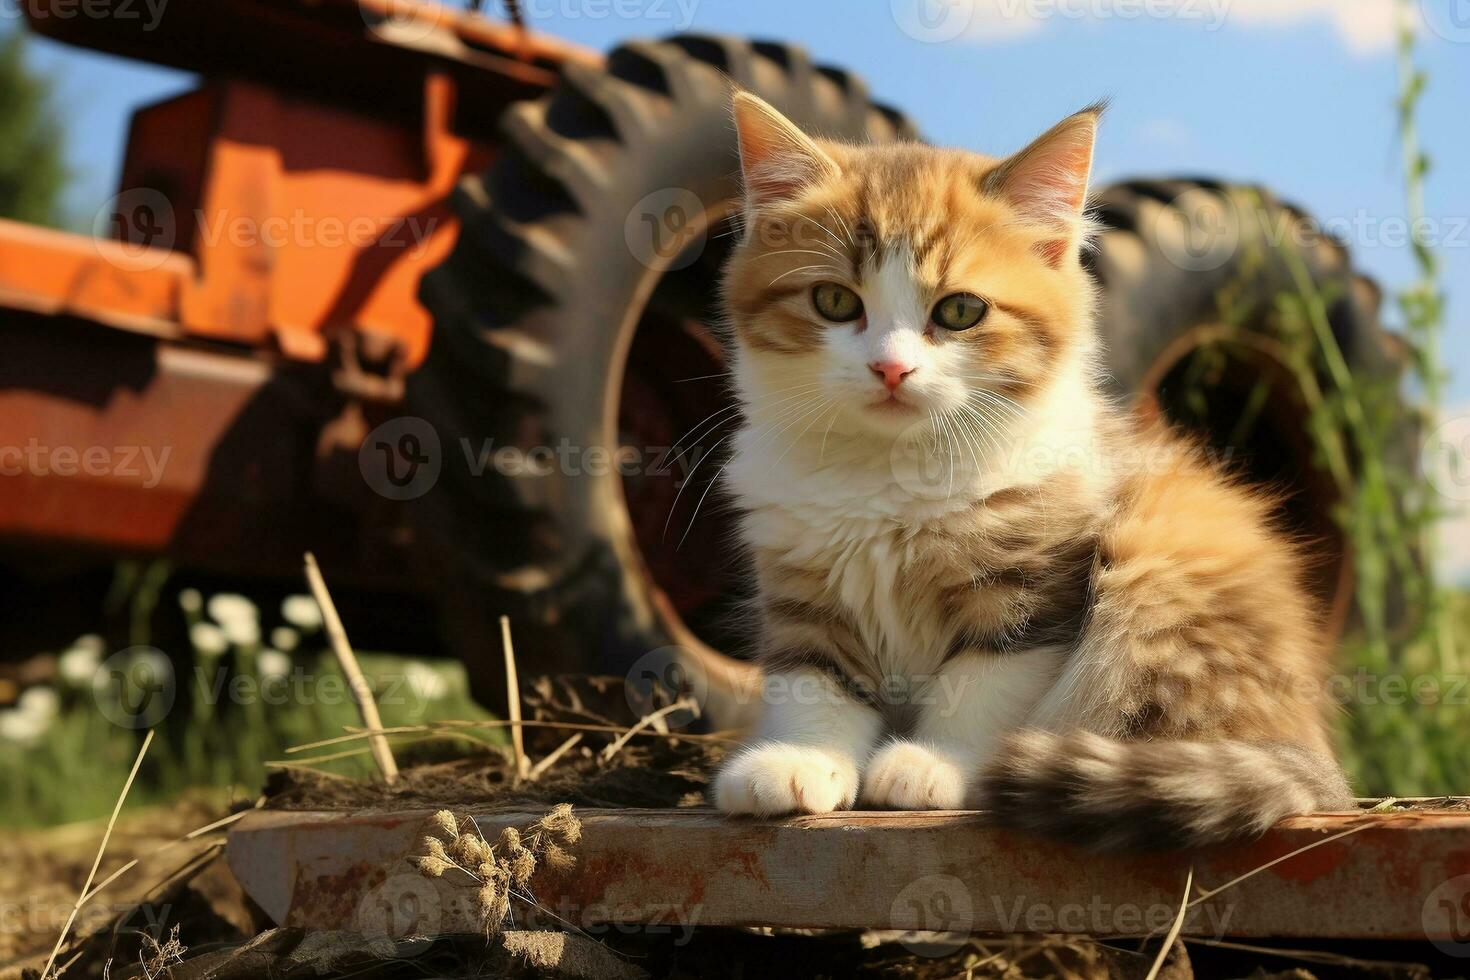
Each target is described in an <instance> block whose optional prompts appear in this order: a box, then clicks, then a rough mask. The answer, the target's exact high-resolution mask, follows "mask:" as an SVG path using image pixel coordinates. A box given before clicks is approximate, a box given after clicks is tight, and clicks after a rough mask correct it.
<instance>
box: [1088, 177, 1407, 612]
mask: <svg viewBox="0 0 1470 980" xmlns="http://www.w3.org/2000/svg"><path fill="white" fill-rule="evenodd" d="M1093 200H1094V204H1095V207H1096V214H1097V218H1098V220H1099V221H1100V223H1101V224H1102V226H1103V229H1104V230H1103V231H1102V233H1101V234H1100V235H1099V237H1098V240H1097V248H1096V249H1095V251H1093V252H1092V253H1091V255H1090V256H1089V261H1090V262H1091V265H1092V271H1093V274H1094V276H1095V277H1096V278H1097V280H1098V283H1099V285H1100V287H1101V308H1100V311H1099V314H1100V315H1099V328H1100V330H1101V333H1102V337H1103V341H1104V343H1105V344H1106V345H1107V364H1108V368H1109V371H1108V374H1109V377H1110V379H1111V382H1112V384H1113V386H1114V389H1115V393H1116V394H1117V395H1118V396H1119V397H1121V398H1124V399H1126V400H1129V401H1131V402H1133V403H1134V404H1135V405H1136V406H1138V407H1139V409H1140V410H1141V411H1142V412H1143V413H1144V414H1155V413H1157V414H1162V415H1163V416H1164V417H1165V418H1167V419H1168V420H1169V421H1170V422H1171V423H1173V424H1175V425H1177V426H1181V427H1183V428H1186V429H1190V430H1193V431H1195V432H1197V433H1198V434H1199V435H1200V436H1201V437H1202V438H1203V439H1204V440H1205V441H1206V442H1207V443H1208V444H1209V446H1210V447H1211V448H1212V449H1213V450H1214V451H1215V452H1217V453H1218V454H1220V456H1221V458H1222V459H1223V461H1224V463H1225V465H1226V466H1227V467H1228V468H1229V469H1231V470H1232V471H1234V472H1236V473H1239V474H1242V475H1244V476H1246V477H1247V478H1249V479H1250V480H1251V481H1252V482H1254V483H1256V484H1258V485H1262V486H1269V487H1272V488H1274V489H1276V490H1278V491H1283V514H1282V515H1281V516H1282V519H1283V520H1284V521H1285V523H1286V524H1287V525H1288V526H1289V527H1290V528H1291V529H1292V530H1293V531H1295V532H1296V533H1297V534H1298V535H1299V536H1300V537H1301V538H1302V539H1303V540H1305V541H1309V542H1311V543H1312V549H1313V554H1314V557H1315V558H1317V559H1318V560H1317V561H1315V562H1314V563H1313V566H1312V568H1311V574H1312V576H1313V577H1314V583H1313V584H1314V588H1315V591H1316V593H1317V595H1318V597H1319V599H1320V602H1321V608H1322V615H1323V621H1324V626H1325V628H1326V632H1327V635H1328V636H1329V637H1335V636H1336V635H1337V634H1338V633H1339V632H1341V631H1342V629H1343V628H1344V626H1345V624H1346V623H1347V622H1348V621H1349V620H1350V618H1351V606H1352V598H1353V569H1352V561H1351V552H1350V550H1349V548H1348V547H1347V543H1346V540H1345V537H1344V534H1343V531H1342V529H1341V528H1340V527H1339V526H1338V524H1337V523H1336V520H1335V517H1334V512H1335V510H1336V506H1337V504H1338V503H1340V502H1341V497H1342V494H1341V490H1340V488H1339V486H1338V485H1337V484H1336V482H1335V481H1334V479H1333V478H1332V477H1331V476H1330V475H1329V474H1328V473H1327V472H1326V471H1325V470H1324V469H1322V468H1321V467H1320V464H1319V463H1318V462H1317V460H1318V459H1319V458H1320V454H1319V453H1318V451H1317V447H1314V446H1313V445H1312V444H1311V441H1310V437H1309V425H1308V419H1307V415H1308V411H1309V409H1308V406H1307V405H1306V403H1305V401H1304V399H1303V398H1302V396H1301V385H1300V381H1299V379H1297V378H1294V377H1293V376H1292V375H1291V373H1290V369H1289V367H1288V365H1289V363H1290V361H1291V357H1290V355H1289V354H1288V353H1287V344H1285V343H1283V340H1282V338H1283V332H1282V326H1283V324H1282V320H1281V316H1282V314H1281V310H1280V308H1279V301H1280V300H1281V298H1282V297H1301V296H1303V295H1304V294H1308V295H1312V296H1314V297H1315V298H1317V299H1320V301H1321V303H1322V306H1323V308H1324V309H1325V314H1326V320H1327V322H1328V324H1329V326H1330V328H1331V333H1332V337H1333V340H1334V342H1335V343H1336V345H1337V347H1338V348H1339V350H1340V351H1341V353H1342V357H1343V360H1344V361H1345V362H1346V364H1347V366H1348V367H1349V368H1350V369H1351V371H1352V373H1353V375H1354V377H1355V378H1357V379H1358V380H1360V381H1368V382H1377V383H1381V384H1382V385H1383V386H1385V389H1386V390H1387V391H1389V392H1391V393H1392V394H1391V395H1390V396H1389V397H1394V398H1397V397H1398V383H1399V380H1400V378H1401V376H1402V373H1403V370H1404V368H1405V367H1406V365H1407V350H1406V347H1405V345H1404V344H1403V342H1402V341H1401V340H1400V339H1399V338H1397V337H1396V336H1394V335H1393V334H1391V333H1389V332H1388V331H1386V330H1385V329H1384V328H1383V326H1382V323H1381V320H1380V316H1379V309H1380V306H1381V302H1382V296H1381V293H1380V291H1379V289H1378V287H1377V285H1376V284H1375V283H1374V282H1373V281H1372V280H1370V279H1368V278H1367V277H1365V276H1363V275H1361V274H1359V273H1358V272H1357V271H1356V270H1355V269H1354V267H1353V264H1352V261H1351V256H1350V255H1349V254H1348V251H1347V248H1346V247H1345V246H1344V245H1343V244H1342V243H1341V242H1340V241H1338V240H1337V239H1335V238H1334V237H1332V236H1331V235H1329V234H1326V233H1325V232H1324V230H1323V229H1322V227H1321V226H1320V225H1319V224H1318V223H1317V222H1315V221H1314V220H1313V219H1312V218H1311V217H1310V216H1308V215H1307V214H1305V213H1304V212H1302V211H1301V210H1300V209H1298V208H1296V207H1293V206H1292V205H1289V204H1285V203H1283V202H1281V201H1279V200H1278V199H1277V198H1276V197H1275V196H1274V195H1272V194H1271V193H1270V192H1269V191H1267V190H1264V189H1261V188H1258V187H1247V186H1241V185H1233V184H1224V183H1220V182H1217V181H1211V180H1203V179H1163V180H1134V181H1127V182H1123V183H1119V184H1115V185H1112V186H1110V187H1107V188H1104V189H1102V190H1101V191H1099V192H1098V193H1097V194H1095V195H1094V198H1093ZM1299 329H1305V328H1299ZM1304 339H1305V338H1304ZM1317 381H1318V383H1319V384H1320V386H1321V388H1322V390H1323V391H1331V390H1332V382H1331V380H1330V379H1328V378H1327V377H1319V378H1317ZM1401 414H1402V417H1403V419H1404V424H1405V425H1406V426H1407V425H1409V424H1410V421H1409V420H1410V414H1411V413H1409V412H1403V413H1401ZM1396 442H1397V443H1398V445H1396V446H1395V447H1393V451H1399V450H1400V449H1401V450H1403V452H1404V453H1405V454H1406V455H1405V456H1404V458H1403V460H1401V462H1402V463H1403V464H1404V465H1405V466H1413V465H1414V460H1413V458H1412V456H1411V455H1408V454H1412V453H1413V451H1414V446H1415V444H1416V443H1415V440H1414V439H1413V437H1412V433H1407V434H1406V435H1405V437H1404V438H1403V439H1400V440H1396Z"/></svg>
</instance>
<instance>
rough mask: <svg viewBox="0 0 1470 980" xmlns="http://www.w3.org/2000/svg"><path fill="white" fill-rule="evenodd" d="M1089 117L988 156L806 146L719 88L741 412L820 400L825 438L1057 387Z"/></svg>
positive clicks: (1074, 303)
mask: <svg viewBox="0 0 1470 980" xmlns="http://www.w3.org/2000/svg"><path fill="white" fill-rule="evenodd" d="M1098 116H1099V110H1098V109H1097V108H1091V109H1086V110H1083V111H1082V112H1079V113H1077V114H1076V115H1074V116H1071V117H1069V118H1067V119H1064V120H1063V121H1062V122H1060V123H1058V124H1057V125H1056V126H1054V127H1053V128H1052V129H1051V130H1049V131H1048V132H1047V133H1045V134H1044V135H1042V136H1041V137H1040V138H1039V139H1037V140H1036V141H1035V142H1034V143H1032V144H1031V145H1030V146H1028V147H1026V148H1025V149H1024V150H1022V151H1020V152H1019V153H1017V154H1015V155H1014V156H1011V157H1009V158H1006V159H993V158H990V157H986V156H981V155H979V154H974V153H967V152H963V151H958V150H944V149H936V148H933V147H928V146H921V145H918V144H913V143H907V144H893V145H885V146H850V145H843V144H836V143H828V142H819V141H816V140H813V139H810V138H809V137H807V136H806V135H805V134H803V133H802V132H801V131H800V130H799V129H797V127H796V126H795V125H793V124H792V123H791V122H790V121H789V120H787V119H786V118H785V117H783V116H782V115H781V114H780V113H779V112H777V111H776V110H775V109H774V108H772V107H771V106H769V105H767V104H766V103H765V102H762V101H761V100H760V99H758V98H756V97H754V96H752V95H749V94H747V93H744V92H739V93H736V95H735V122H736V127H737V130H738V132H739V139H740V160H741V170H742V173H743V177H744V185H745V202H744V204H745V234H744V237H743V239H742V241H741V243H740V244H739V245H738V246H737V248H736V250H735V252H734V254H733V255H732V257H731V259H730V263H729V265H728V267H727V270H726V279H725V294H724V296H725V302H726V307H727V312H728V313H729V315H730V319H731V321H732V323H733V325H734V330H735V338H736V378H737V381H738V384H739V387H740V389H741V395H742V397H743V398H744V399H745V400H746V402H747V404H748V405H750V406H764V407H765V408H767V409H771V410H777V411H779V407H780V406H782V405H785V406H787V407H789V406H790V405H792V404H795V403H813V402H816V401H818V400H821V401H822V402H824V403H825V404H828V405H830V406H831V408H832V411H833V413H834V416H833V418H834V422H835V424H836V425H837V427H838V430H839V431H849V432H853V431H857V432H864V431H866V432H889V433H896V432H899V431H903V430H906V429H910V428H911V427H913V426H914V425H915V423H917V422H923V421H925V420H927V419H929V418H930V416H931V414H932V415H934V416H936V417H938V418H939V419H941V420H942V419H945V418H946V417H948V418H955V419H963V418H964V417H965V416H966V413H969V417H970V418H972V419H973V418H976V417H977V415H978V416H989V417H991V418H995V417H997V416H999V415H1003V413H1005V412H1006V411H1011V412H1017V411H1024V410H1025V406H1027V405H1028V404H1030V403H1034V402H1035V401H1037V400H1038V399H1041V398H1043V397H1045V394H1046V392H1047V391H1048V390H1049V389H1050V388H1051V387H1052V385H1053V382H1055V381H1056V379H1058V378H1061V377H1064V376H1065V377H1067V378H1070V379H1075V378H1076V377H1077V375H1076V372H1075V371H1071V372H1068V371H1067V370H1066V369H1067V368H1069V367H1070V368H1076V367H1078V366H1079V365H1081V364H1084V363H1085V362H1087V361H1088V360H1089V352H1090V349H1091V345H1092V326H1091V308H1092V283H1091V279H1090V278H1089V277H1088V275H1087V274H1086V272H1085V271H1084V270H1083V269H1082V268H1081V265H1080V261H1079V255H1080V251H1081V249H1082V247H1083V246H1084V244H1085V241H1084V239H1085V236H1086V221H1085V218H1084V211H1083V207H1084V201H1085V198H1086V196H1087V181H1088V174H1089V170H1090V168H1091V163H1092V147H1093V138H1094V135H1095V133H1096V130H1097V122H1098ZM1072 383H1075V380H1073V382H1072ZM1007 401H1009V402H1010V403H1011V404H1012V405H1015V406H1018V408H1010V409H1007V408H1006V404H1007ZM824 424H826V423H825V422H824Z"/></svg>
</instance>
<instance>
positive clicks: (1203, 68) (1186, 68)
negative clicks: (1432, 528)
mask: <svg viewBox="0 0 1470 980" xmlns="http://www.w3.org/2000/svg"><path fill="white" fill-rule="evenodd" d="M486 6H487V7H490V8H494V7H495V6H496V4H495V0H487V4H486ZM524 6H525V7H526V8H527V9H528V10H529V11H530V15H531V17H532V20H533V23H534V24H535V25H536V26H537V27H539V28H540V29H542V30H546V31H548V32H551V33H555V34H559V35H561V36H564V37H567V38H570V39H572V40H576V41H580V42H582V43H585V44H588V45H590V46H593V47H596V48H600V49H605V48H607V47H610V46H611V45H613V44H615V43H616V42H617V41H619V40H622V39H625V38H629V37H638V36H644V37H648V36H658V35H662V34H667V33H671V32H673V31H677V30H686V29H687V30H699V31H720V32H729V33H733V34H742V35H751V36H758V37H770V38H779V39H782V40H790V41H795V42H798V43H800V44H803V45H805V46H806V47H807V48H808V49H809V50H810V51H811V52H812V53H813V54H814V55H815V56H816V57H817V58H818V59H819V60H821V61H825V62H830V63H833V64H839V65H843V66H845V67H848V68H850V69H853V70H855V71H857V72H859V73H860V74H862V75H863V76H864V77H866V79H867V80H868V82H869V85H870V87H871V89H872V91H873V93H874V95H875V96H877V97H878V98H880V99H882V100H883V101H886V102H889V103H891V104H893V105H896V106H898V107H900V108H902V109H904V110H905V111H906V112H908V113H909V114H910V115H911V116H912V117H913V118H914V119H915V120H916V121H917V122H918V124H919V127H920V129H921V130H922V131H923V133H924V134H925V135H926V137H928V138H929V139H930V140H933V141H935V142H939V143H945V144H951V145H956V146H963V147H969V148H973V149H978V150H983V151H986V152H990V153H1002V152H1006V151H1009V150H1012V149H1015V148H1017V147H1019V146H1021V145H1023V144H1024V143H1025V142H1026V141H1027V140H1028V139H1029V138H1031V137H1032V136H1034V135H1035V134H1036V133H1037V132H1039V131H1040V130H1042V129H1043V128H1045V127H1046V126H1047V125H1049V124H1050V123H1051V122H1053V121H1055V120H1056V119H1058V118H1060V117H1061V116H1063V115H1065V114H1067V113H1068V112H1070V111H1072V110H1075V109H1077V108H1079V107H1081V106H1083V105H1086V104H1087V103H1090V102H1092V101H1094V100H1095V99H1097V98H1099V97H1100V96H1108V97H1110V98H1111V99H1112V109H1111V111H1110V113H1109V115H1108V118H1107V120H1106V121H1105V124H1104V127H1103V132H1102V136H1101V142H1100V144H1099V147H1098V153H1097V164H1096V166H1097V177H1098V179H1099V180H1101V181H1108V180H1113V179H1117V178H1121V177H1127V176H1149V175H1166V174H1207V175H1214V176H1219V177H1224V178H1228V179H1232V180H1239V181H1248V182H1260V183H1263V184H1266V185H1268V186H1270V187H1272V188H1274V189H1275V190H1276V191H1277V193H1278V194H1279V195H1280V196H1282V197H1283V198H1285V199H1287V200H1290V201H1293V202H1295V203H1297V204H1299V205H1301V206H1302V207H1304V208H1305V209H1306V210H1308V211H1309V212H1311V213H1313V214H1315V215H1316V216H1318V217H1319V218H1322V219H1328V220H1332V221H1334V222H1341V223H1345V224H1346V225H1347V226H1348V227H1349V228H1350V229H1351V228H1354V227H1356V228H1360V229H1362V230H1361V232H1359V233H1354V234H1353V235H1352V236H1351V237H1353V238H1354V239H1355V240H1353V241H1351V242H1350V244H1351V245H1352V246H1353V248H1354V250H1355V253H1356V255H1357V261H1358V264H1359V266H1360V267H1361V268H1363V269H1365V270H1367V271H1368V272H1369V273H1371V274H1372V275H1374V276H1376V277H1377V278H1378V279H1379V280H1380V282H1381V283H1382V284H1383V285H1384V286H1385V288H1386V289H1388V290H1389V291H1392V290H1394V289H1396V288H1398V287H1401V286H1403V285H1404V284H1405V283H1407V282H1408V281H1409V280H1410V277H1411V275H1412V271H1413V269H1412V263H1411V257H1410V255H1409V252H1408V249H1407V248H1405V247H1403V246H1401V245H1397V244H1390V243H1388V242H1387V241H1385V239H1387V238H1389V237H1391V235H1392V229H1393V226H1394V223H1395V222H1401V221H1402V220H1403V215H1404V204H1403V191H1402V184H1401V169H1400V166H1399V156H1398V146H1397V143H1396V140H1395V119H1394V100H1395V78H1394V51H1393V46H1392V37H1391V30H1390V27H1391V10H1392V6H1393V4H1392V0H825V2H817V0H525V2H524ZM1413 6H1414V7H1416V8H1417V7H1420V3H1419V2H1418V0H1415V2H1414V4H1413ZM1145 9H1147V10H1154V11H1159V12H1162V13H1163V14H1164V16H1153V17H1150V16H1129V14H1130V13H1136V12H1138V11H1140V10H1145ZM1423 11H1424V12H1425V13H1426V14H1427V15H1428V16H1429V17H1431V18H1432V22H1431V23H1430V24H1429V26H1428V28H1427V29H1422V30H1421V31H1420V48H1419V58H1420V60H1421V62H1422V64H1423V66H1424V67H1425V69H1426V70H1427V72H1428V75H1429V89H1428V91H1427V93H1426V95H1425V97H1424V100H1423V102H1422V106H1421V129H1422V134H1423V139H1424V142H1425V144H1426V146H1427V148H1428V149H1429V151H1430V153H1431V155H1432V157H1433V160H1434V170H1433V171H1432V172H1431V175H1430V178H1429V184H1428V198H1427V203H1428V209H1429V211H1430V214H1431V216H1432V217H1433V218H1435V219H1437V221H1438V222H1439V229H1440V233H1441V237H1443V238H1444V240H1445V241H1444V246H1443V247H1442V248H1441V249H1440V254H1441V256H1442V259H1443V261H1444V281H1445V283H1446V287H1447V290H1448V293H1449V322H1448V324H1447V330H1446V338H1445V353H1446V359H1447V360H1448V362H1449V366H1450V368H1451V370H1452V372H1453V381H1452V383H1451V388H1450V397H1449V402H1450V405H1451V407H1452V408H1455V409H1456V410H1459V412H1460V414H1465V413H1466V412H1470V322H1467V321H1470V224H1467V222H1470V182H1467V181H1465V180H1464V179H1463V178H1464V176H1465V175H1466V174H1470V125H1466V115H1467V110H1470V105H1467V98H1466V97H1467V95H1470V0H1423ZM916 14H918V15H923V17H922V18H918V19H916ZM165 16H166V13H165ZM956 18H958V19H956ZM957 28H958V29H957ZM936 38H937V39H936ZM33 54H34V58H35V61H36V63H37V64H38V66H40V67H42V68H44V69H46V70H48V71H49V72H50V73H51V74H52V75H53V76H54V77H56V78H58V79H59V80H60V89H59V92H58V101H59V104H60V106H61V108H62V110H63V112H64V114H65V117H66V119H67V123H68V127H69V140H70V142H69V156H70V158H71V161H72V166H73V168H74V170H75V171H76V175H77V176H76V181H75V183H74V185H73V188H72V191H71V194H70V197H69V203H70V209H71V211H72V212H73V213H75V214H77V215H79V216H80V217H81V219H82V220H83V221H84V222H86V221H89V219H90V216H91V215H92V214H93V213H94V212H95V211H96V210H97V208H98V207H99V206H101V205H102V204H103V203H104V202H105V201H106V200H107V198H108V197H110V196H111V195H112V194H113V193H115V192H116V187H115V186H114V185H115V182H116V180H117V170H118V162H119V158H120V155H121V150H122V145H123V142H124V139H125V134H126V126H127V120H128V115H129V114H130V113H131V112H132V111H133V110H134V109H135V108H137V107H139V106H142V105H146V104H148V103H150V102H153V101H156V100H158V99H161V98H164V97H167V96H169V95H172V94H174V93H176V92H179V91H182V90H185V89H187V88H188V87H190V86H191V85H192V84H193V81H192V79H190V78H189V77H188V76H186V75H182V74H179V73H177V72H171V71H166V70H162V69H158V68H154V67H151V66H146V65H139V64H134V63H128V62H124V61H121V60H118V59H113V58H107V57H102V56H98V55H93V54H90V53H87V52H83V51H77V50H73V49H67V48H63V47H60V46H58V45H54V44H51V43H49V42H38V43H37V44H36V45H35V47H34V49H33ZM1457 176H1458V177H1459V178H1461V179H1459V180H1456V177H1457ZM1386 309H1387V310H1388V314H1389V316H1390V318H1396V316H1397V313H1396V310H1394V309H1393V308H1392V306H1391V305H1390V306H1388V307H1386ZM1446 530H1447V533H1448V534H1449V535H1450V536H1451V537H1452V538H1453V539H1454V542H1455V547H1454V549H1453V550H1456V551H1458V552H1461V557H1460V559H1459V561H1458V564H1459V566H1460V567H1461V568H1463V569H1465V570H1467V571H1470V524H1461V525H1458V526H1455V527H1453V528H1447V529H1446Z"/></svg>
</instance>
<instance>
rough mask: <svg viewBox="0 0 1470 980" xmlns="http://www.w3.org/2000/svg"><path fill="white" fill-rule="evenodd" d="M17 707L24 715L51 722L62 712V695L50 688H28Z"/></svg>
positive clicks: (22, 694)
mask: <svg viewBox="0 0 1470 980" xmlns="http://www.w3.org/2000/svg"><path fill="white" fill-rule="evenodd" d="M15 706H16V708H17V710H19V711H20V713H21V714H23V715H29V716H30V717H32V718H36V719H40V720H42V721H46V722H50V721H51V719H53V718H55V717H56V715H57V713H58V712H60V711H61V695H59V694H57V693H56V691H55V689H54V688H50V687H28V688H26V689H25V690H24V691H22V692H21V695H20V698H19V699H18V700H17V701H16V702H15Z"/></svg>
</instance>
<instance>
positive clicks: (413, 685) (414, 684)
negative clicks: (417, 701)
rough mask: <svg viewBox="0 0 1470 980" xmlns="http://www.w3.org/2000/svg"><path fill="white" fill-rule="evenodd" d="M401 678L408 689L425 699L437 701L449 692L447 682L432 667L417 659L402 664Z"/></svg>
mask: <svg viewBox="0 0 1470 980" xmlns="http://www.w3.org/2000/svg"><path fill="white" fill-rule="evenodd" d="M403 679H404V680H405V681H407V682H408V689H409V690H410V691H412V692H413V693H414V694H416V695H418V696H419V697H421V698H423V699H424V700H425V701H438V700H439V699H440V698H442V697H444V695H446V694H448V693H449V682H448V681H446V680H445V679H444V675H443V674H441V673H439V672H438V671H437V670H435V669H434V668H433V667H430V666H429V665H428V664H426V663H421V662H419V661H417V660H410V661H409V662H408V663H406V664H404V665H403Z"/></svg>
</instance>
